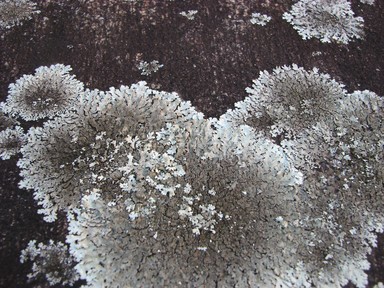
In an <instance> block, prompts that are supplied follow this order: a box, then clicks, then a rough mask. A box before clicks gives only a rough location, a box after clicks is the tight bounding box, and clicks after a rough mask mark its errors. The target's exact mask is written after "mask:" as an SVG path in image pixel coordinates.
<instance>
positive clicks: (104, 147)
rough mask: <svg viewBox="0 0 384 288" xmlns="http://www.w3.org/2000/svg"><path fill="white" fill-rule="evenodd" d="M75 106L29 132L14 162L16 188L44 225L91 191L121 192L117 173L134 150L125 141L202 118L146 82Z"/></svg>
mask: <svg viewBox="0 0 384 288" xmlns="http://www.w3.org/2000/svg"><path fill="white" fill-rule="evenodd" d="M77 101H78V102H77V105H76V106H75V107H74V108H73V111H69V112H68V113H65V114H62V115H60V116H58V117H56V118H55V119H53V120H51V121H48V122H46V123H45V124H44V127H42V128H41V127H38V128H31V129H30V130H29V132H28V143H27V144H26V145H25V146H24V147H23V149H22V154H23V158H22V159H21V160H20V161H19V162H18V166H19V167H20V168H21V172H20V174H21V176H22V177H23V179H22V181H21V182H20V187H22V188H27V189H33V190H34V195H35V199H36V200H37V201H38V202H39V203H40V204H41V205H42V206H43V209H42V210H40V212H41V213H43V214H45V215H46V217H45V219H46V220H47V221H53V220H54V219H55V217H56V212H57V210H58V209H63V210H68V209H71V208H73V207H76V206H77V204H78V203H79V201H80V198H81V195H83V194H84V193H88V192H90V191H92V190H93V189H101V190H106V191H108V193H107V192H106V194H108V197H109V198H111V199H113V197H115V195H114V194H115V193H116V191H120V186H119V181H120V179H121V178H122V172H121V171H120V168H121V167H122V166H124V163H125V161H127V156H128V155H129V153H130V151H131V150H132V149H134V148H135V145H136V144H134V143H131V142H129V141H133V142H140V141H142V142H143V143H145V141H146V139H148V137H152V138H153V137H155V134H154V133H155V132H157V131H160V130H161V128H163V127H165V125H166V123H167V122H174V123H178V124H180V125H188V121H193V120H198V119H202V115H201V114H200V113H197V112H196V111H195V110H194V109H193V108H192V107H191V106H190V104H189V103H188V102H182V101H181V100H180V98H179V97H178V96H177V94H175V93H166V92H159V91H155V90H151V89H149V88H148V87H147V86H146V84H145V82H140V83H138V84H136V85H132V86H131V87H127V86H122V87H121V88H120V89H112V88H111V90H110V91H108V92H102V91H86V92H85V93H84V94H82V95H81V97H80V98H79V99H78V100H77ZM128 137H129V138H128ZM129 139H133V140H129ZM106 194H105V195H106Z"/></svg>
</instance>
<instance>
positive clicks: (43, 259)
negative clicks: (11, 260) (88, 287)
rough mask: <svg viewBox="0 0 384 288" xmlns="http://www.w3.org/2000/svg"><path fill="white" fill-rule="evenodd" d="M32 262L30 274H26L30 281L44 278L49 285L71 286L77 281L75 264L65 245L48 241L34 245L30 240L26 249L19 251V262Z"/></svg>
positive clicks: (34, 241)
mask: <svg viewBox="0 0 384 288" xmlns="http://www.w3.org/2000/svg"><path fill="white" fill-rule="evenodd" d="M29 261H31V262H33V265H32V273H30V274H28V279H29V280H30V281H32V280H36V279H38V278H39V277H44V278H45V279H46V281H48V283H49V285H51V286H53V285H57V284H61V285H73V284H74V283H75V282H76V281H77V280H79V274H78V273H77V271H76V270H75V269H74V266H75V264H76V262H75V261H74V258H73V256H72V255H71V254H70V253H69V251H68V247H67V245H65V244H63V243H62V242H57V243H55V242H54V241H52V240H49V242H48V244H44V243H39V244H36V240H31V241H29V243H28V246H27V248H25V249H24V250H22V251H21V256H20V262H21V263H26V262H29Z"/></svg>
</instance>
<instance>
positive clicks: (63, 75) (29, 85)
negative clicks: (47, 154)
mask: <svg viewBox="0 0 384 288" xmlns="http://www.w3.org/2000/svg"><path fill="white" fill-rule="evenodd" d="M71 70H72V68H71V67H70V66H65V65H63V64H56V65H51V66H49V67H47V66H42V67H39V68H37V69H36V71H35V74H34V75H24V76H23V77H21V78H20V79H18V80H17V81H16V83H12V84H10V85H9V93H8V97H7V99H6V102H5V104H4V105H3V111H4V112H5V113H8V114H10V115H12V116H18V117H21V118H23V119H24V120H26V121H34V120H38V119H42V118H52V117H53V116H55V115H57V114H59V113H61V112H64V111H66V110H67V109H69V108H71V105H72V104H73V103H74V102H75V100H76V98H77V97H78V95H79V94H80V93H81V92H82V91H83V90H84V85H83V83H81V82H80V81H78V80H76V79H75V77H74V76H72V75H70V74H69V72H70V71H71Z"/></svg>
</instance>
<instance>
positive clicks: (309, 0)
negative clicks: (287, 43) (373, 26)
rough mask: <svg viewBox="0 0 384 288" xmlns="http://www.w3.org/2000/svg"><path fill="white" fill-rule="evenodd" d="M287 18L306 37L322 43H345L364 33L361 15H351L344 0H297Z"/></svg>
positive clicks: (348, 6)
mask: <svg viewBox="0 0 384 288" xmlns="http://www.w3.org/2000/svg"><path fill="white" fill-rule="evenodd" d="M283 19H285V20H287V21H288V22H289V23H290V24H291V25H292V26H293V28H294V29H295V30H297V32H298V33H299V34H300V36H301V37H302V38H303V39H304V40H306V39H310V38H318V39H320V41H321V42H325V43H330V42H339V43H343V44H348V42H350V41H351V40H352V39H353V38H356V39H361V38H363V36H364V30H363V24H364V20H363V18H362V17H354V13H353V11H352V8H351V3H350V2H349V1H347V0H300V1H298V2H297V3H296V4H294V5H293V6H292V8H291V10H290V11H289V12H286V13H284V15H283Z"/></svg>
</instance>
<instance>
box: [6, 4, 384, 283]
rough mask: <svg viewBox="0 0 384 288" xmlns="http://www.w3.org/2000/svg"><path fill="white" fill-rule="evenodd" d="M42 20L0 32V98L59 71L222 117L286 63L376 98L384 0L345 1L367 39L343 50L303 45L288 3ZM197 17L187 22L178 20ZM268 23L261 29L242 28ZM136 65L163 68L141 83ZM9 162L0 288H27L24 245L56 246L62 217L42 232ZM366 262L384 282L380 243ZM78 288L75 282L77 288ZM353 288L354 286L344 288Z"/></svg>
mask: <svg viewBox="0 0 384 288" xmlns="http://www.w3.org/2000/svg"><path fill="white" fill-rule="evenodd" d="M35 2H36V3H37V4H38V9H39V10H41V13H40V14H37V15H34V17H33V19H32V20H29V21H24V22H23V24H22V25H21V26H17V27H13V28H11V29H3V30H0V97H1V100H2V101H3V100H4V99H5V98H6V96H7V90H8V85H9V84H10V83H13V82H15V80H16V79H18V78H20V77H21V76H22V75H23V74H32V73H33V72H34V69H36V68H37V67H39V66H43V65H51V64H56V63H63V64H66V65H71V66H72V67H73V73H74V74H75V75H76V76H77V78H78V79H79V80H81V81H83V82H84V83H85V85H86V86H87V87H88V88H99V89H107V88H109V87H111V86H119V85H121V84H126V85H130V84H132V83H135V82H137V81H139V80H145V81H147V82H148V83H149V84H150V86H151V87H153V88H156V89H161V90H165V91H176V92H178V93H179V94H180V96H181V97H182V98H183V99H185V100H190V101H191V102H192V104H193V105H194V106H195V107H197V109H198V110H200V111H201V112H204V113H205V115H206V116H207V117H211V116H220V115H221V114H222V113H224V112H225V111H226V110H227V109H228V108H231V107H233V104H234V103H235V102H237V101H239V100H242V99H243V98H244V97H245V96H246V93H245V88H246V87H248V86H251V83H252V80H253V79H256V78H257V77H258V75H259V72H260V71H262V70H268V71H271V70H272V69H273V68H275V67H276V66H280V65H290V64H293V63H296V64H298V65H299V66H303V67H305V68H307V69H311V68H313V67H318V68H319V69H320V70H321V72H325V73H329V74H330V75H331V76H332V77H333V78H335V79H336V80H337V81H339V82H342V83H344V84H345V85H346V88H347V89H348V90H349V91H350V92H351V91H353V90H358V89H359V90H364V89H369V90H371V91H374V92H376V93H377V94H379V95H381V96H384V57H383V56H384V55H383V53H384V0H376V3H375V5H373V6H370V5H366V4H361V3H360V2H359V1H357V0H353V1H352V4H353V5H352V6H353V10H354V11H355V13H356V15H358V16H362V17H363V18H364V20H365V32H366V37H365V40H362V41H360V40H359V41H355V42H352V43H351V44H349V45H338V44H323V43H321V42H319V41H318V40H309V41H304V40H302V39H301V38H300V36H299V35H298V34H297V32H296V31H295V30H294V29H293V28H292V27H291V26H290V25H289V24H288V23H287V22H285V21H284V20H282V18H281V16H282V14H283V13H284V12H285V11H288V10H289V8H290V6H291V5H292V3H293V2H294V1H292V0H216V1H213V0H188V1H187V0H174V1H171V0H157V1H156V0H137V1H126V0H89V1H86V0H77V1H75V0H58V1H54V0H38V1H35ZM187 10H197V11H198V14H197V15H196V17H195V19H194V20H192V21H190V20H188V19H187V18H185V17H183V16H181V15H179V13H180V12H182V11H187ZM253 12H261V13H265V14H268V15H270V16H271V17H272V20H271V21H270V22H269V23H268V24H267V25H266V26H264V27H262V26H257V25H252V24H251V23H250V22H249V19H250V17H251V14H252V13H253ZM140 60H144V61H148V62H149V61H152V60H158V61H159V62H160V63H161V64H163V65H164V67H163V68H161V69H160V70H159V71H158V72H156V73H153V74H151V75H150V76H142V75H140V71H139V70H138V69H137V68H136V66H137V64H138V63H139V62H140ZM16 162H17V159H16V158H12V159H11V160H8V161H0V171H1V172H0V287H10V288H11V287H19V288H22V287H48V285H47V284H46V283H45V282H44V281H43V280H41V281H36V282H34V283H27V279H26V274H27V273H29V272H30V269H31V267H30V265H27V264H23V265H21V264H20V263H19V253H20V250H22V249H23V248H25V247H26V245H27V243H28V242H29V240H31V239H36V240H37V241H38V242H40V241H45V242H46V241H47V240H48V239H55V240H61V241H64V239H65V235H66V223H65V218H64V215H62V217H60V220H59V221H58V223H55V224H54V225H53V224H48V223H45V222H44V221H43V220H42V217H41V216H40V215H38V214H37V213H36V211H37V208H38V207H37V205H36V204H35V202H34V200H33V198H32V193H31V191H24V190H19V189H18V187H17V183H18V181H19V176H18V173H19V172H18V168H17V166H16ZM379 239H380V241H379V247H378V248H377V249H375V250H374V252H373V253H372V255H371V256H370V257H369V259H370V262H371V265H372V267H371V269H370V271H369V280H370V284H369V287H372V286H373V284H375V283H377V282H379V281H382V282H384V236H383V235H381V236H380V238H379ZM79 284H80V283H79ZM349 286H350V287H353V285H349Z"/></svg>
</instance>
